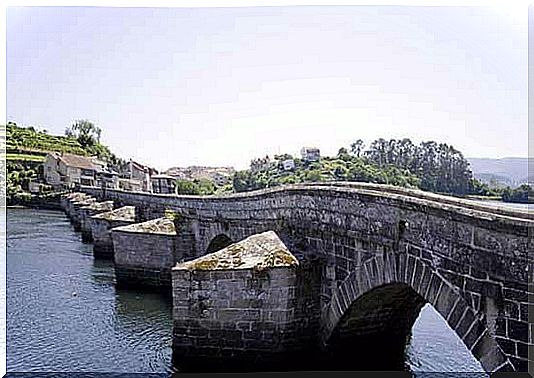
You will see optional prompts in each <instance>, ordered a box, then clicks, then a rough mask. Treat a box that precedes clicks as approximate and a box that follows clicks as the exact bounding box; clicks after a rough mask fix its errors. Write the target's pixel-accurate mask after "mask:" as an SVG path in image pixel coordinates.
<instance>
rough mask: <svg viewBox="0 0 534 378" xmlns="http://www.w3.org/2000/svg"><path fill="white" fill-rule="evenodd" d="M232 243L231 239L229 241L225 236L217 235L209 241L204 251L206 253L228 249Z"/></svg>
mask: <svg viewBox="0 0 534 378" xmlns="http://www.w3.org/2000/svg"><path fill="white" fill-rule="evenodd" d="M232 243H233V241H232V239H230V238H229V237H228V236H227V235H225V234H219V235H217V236H215V237H214V238H213V239H211V241H210V243H209V244H208V249H207V250H206V253H213V252H217V251H220V250H221V249H223V248H226V247H228V246H229V245H230V244H232Z"/></svg>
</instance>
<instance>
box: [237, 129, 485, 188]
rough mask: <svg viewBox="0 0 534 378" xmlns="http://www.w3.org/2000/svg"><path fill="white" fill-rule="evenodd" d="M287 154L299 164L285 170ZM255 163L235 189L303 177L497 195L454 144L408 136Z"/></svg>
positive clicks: (242, 174)
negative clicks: (314, 156)
mask: <svg viewBox="0 0 534 378" xmlns="http://www.w3.org/2000/svg"><path fill="white" fill-rule="evenodd" d="M287 159H292V160H293V161H294V164H295V168H294V169H291V170H284V168H283V164H282V162H283V161H284V160H287ZM252 166H253V167H254V168H255V169H248V170H244V171H240V172H236V174H235V176H234V178H233V189H234V191H235V192H244V191H250V190H256V189H262V188H268V187H274V186H278V185H282V184H292V183H302V182H327V181H359V182H373V183H380V184H391V185H396V186H402V187H408V188H419V189H423V190H427V191H432V192H437V193H446V194H452V195H460V196H464V195H469V194H473V195H491V194H495V193H494V192H492V191H491V190H490V189H489V188H488V187H487V185H485V184H483V183H481V182H479V181H478V180H476V179H475V178H474V177H473V174H472V172H471V170H470V169H469V163H468V162H467V160H466V159H465V158H464V157H463V155H462V153H461V152H459V151H457V150H455V149H454V148H453V147H452V146H449V145H447V144H445V143H441V144H438V143H436V142H422V143H421V144H419V145H415V144H413V143H412V141H411V140H410V139H407V138H405V139H402V140H396V139H391V140H385V139H377V140H375V141H374V142H372V143H371V144H370V146H369V148H367V149H365V145H364V143H363V141H362V140H357V141H355V142H354V143H352V144H351V146H350V150H349V149H347V148H340V149H339V151H338V154H337V156H336V157H323V158H321V159H320V161H318V162H306V161H303V160H302V159H299V158H293V157H292V156H291V155H287V154H285V155H277V156H275V157H274V161H273V162H267V163H266V164H263V166H262V165H261V164H259V163H258V160H253V161H252V162H251V167H252ZM258 167H261V168H258Z"/></svg>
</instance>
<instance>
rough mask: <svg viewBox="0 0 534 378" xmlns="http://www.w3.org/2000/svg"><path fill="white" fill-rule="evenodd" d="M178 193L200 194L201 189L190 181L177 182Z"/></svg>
mask: <svg viewBox="0 0 534 378" xmlns="http://www.w3.org/2000/svg"><path fill="white" fill-rule="evenodd" d="M176 192H177V193H178V194H197V195H198V194H200V189H199V187H198V186H197V185H196V184H195V183H194V182H193V181H189V180H176Z"/></svg>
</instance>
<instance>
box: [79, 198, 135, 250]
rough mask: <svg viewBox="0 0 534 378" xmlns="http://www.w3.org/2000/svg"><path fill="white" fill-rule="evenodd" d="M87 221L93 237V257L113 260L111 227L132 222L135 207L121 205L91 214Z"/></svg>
mask: <svg viewBox="0 0 534 378" xmlns="http://www.w3.org/2000/svg"><path fill="white" fill-rule="evenodd" d="M89 223H90V227H91V234H92V237H93V256H94V257H95V258H102V259H111V260H113V259H114V257H113V240H112V238H111V229H113V228H115V227H122V226H128V225H131V224H134V223H135V208H134V206H123V207H121V208H118V209H115V210H112V211H108V212H104V213H100V214H98V215H93V216H92V217H89Z"/></svg>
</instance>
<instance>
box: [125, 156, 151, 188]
mask: <svg viewBox="0 0 534 378" xmlns="http://www.w3.org/2000/svg"><path fill="white" fill-rule="evenodd" d="M157 173H158V171H157V170H155V169H154V168H151V167H148V166H146V165H143V164H140V163H138V162H136V161H133V160H131V159H130V161H129V162H127V163H126V164H125V165H123V166H122V167H121V169H120V173H119V177H118V185H119V188H120V189H122V190H127V191H135V192H150V191H151V190H152V185H151V181H150V178H151V176H153V175H156V174H157Z"/></svg>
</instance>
